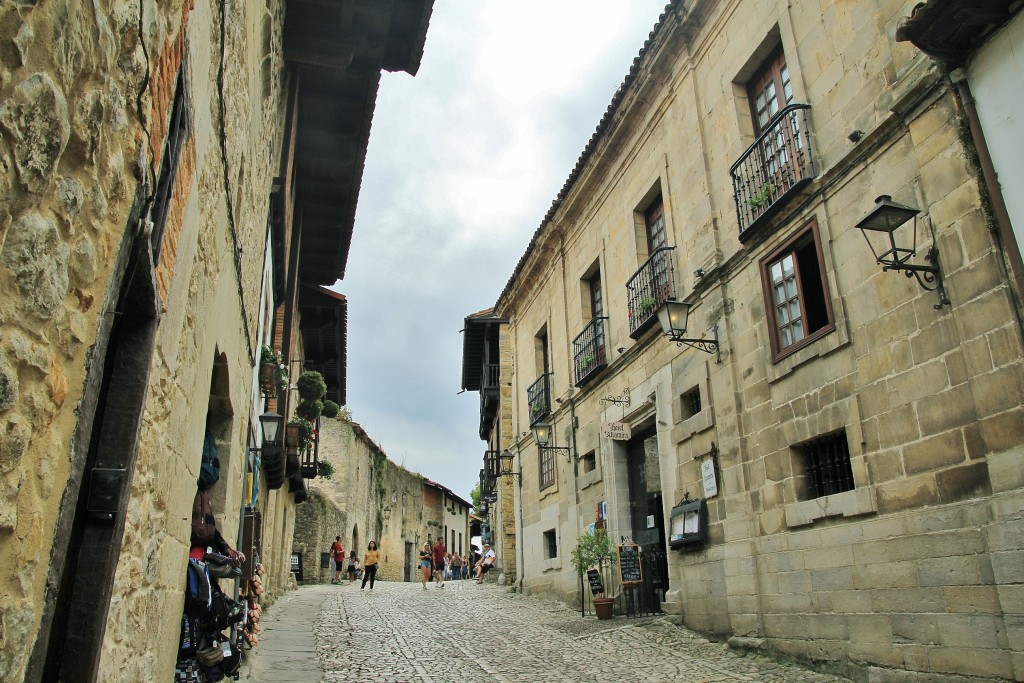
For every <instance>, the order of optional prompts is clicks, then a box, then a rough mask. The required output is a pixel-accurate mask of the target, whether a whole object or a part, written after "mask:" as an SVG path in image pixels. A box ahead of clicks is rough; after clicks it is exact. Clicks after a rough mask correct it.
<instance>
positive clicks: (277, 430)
mask: <svg viewBox="0 0 1024 683" xmlns="http://www.w3.org/2000/svg"><path fill="white" fill-rule="evenodd" d="M282 424H284V417H282V416H281V415H278V414H277V413H275V412H274V411H272V410H270V411H267V412H265V413H263V414H262V415H260V429H261V430H262V431H263V443H264V445H266V446H280V445H281V425H282Z"/></svg>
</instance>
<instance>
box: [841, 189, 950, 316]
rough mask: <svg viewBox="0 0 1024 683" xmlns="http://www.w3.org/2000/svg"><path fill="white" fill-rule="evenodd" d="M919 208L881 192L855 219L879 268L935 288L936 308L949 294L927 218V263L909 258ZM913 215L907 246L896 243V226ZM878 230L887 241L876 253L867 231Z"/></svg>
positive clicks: (913, 248) (914, 245)
mask: <svg viewBox="0 0 1024 683" xmlns="http://www.w3.org/2000/svg"><path fill="white" fill-rule="evenodd" d="M919 213H921V210H920V209H915V208H914V207H912V206H906V205H904V204H900V203H898V202H894V201H893V200H892V197H890V196H889V195H887V194H883V195H882V196H881V197H879V198H878V199H876V200H875V206H874V208H872V209H871V210H870V211H868V212H867V214H866V215H865V216H864V217H863V218H861V219H860V221H858V222H857V227H858V228H860V231H861V233H863V235H864V240H865V241H866V242H867V243H868V247H869V248H870V249H871V253H872V254H874V256H875V262H876V263H879V264H881V266H882V272H885V271H887V270H892V271H896V272H897V273H898V272H900V271H903V274H904V275H906V276H907V277H913V278H915V279H916V280H917V283H918V284H919V285H921V287H922V288H923V289H925V290H927V291H929V292H937V293H938V295H939V303H937V304H933V307H934V308H935V309H936V310H938V309H940V308H942V307H943V306H948V305H949V298H948V297H947V296H946V288H945V286H944V285H943V283H942V271H941V270H940V268H939V250H938V249H937V248H936V246H935V230H934V229H932V226H931V221H929V222H928V229H929V231H930V232H931V234H932V246H931V247H929V248H928V253H927V254H925V257H924V259H925V261H927V262H928V264H929V265H926V266H923V265H918V264H915V263H910V259H912V258H913V257H914V256H916V255H917V214H919ZM911 219H913V221H914V231H913V233H912V234H911V242H910V246H909V247H907V246H899V245H898V244H897V243H896V229H897V228H899V227H900V226H901V225H903V224H904V223H906V222H908V221H910V220H911ZM869 231H870V232H876V233H877V232H881V233H885V234H886V235H887V236H888V242H889V243H888V244H887V245H886V244H883V245H882V246H883V247H886V248H885V250H884V251H882V252H881V253H879V251H878V249H876V248H875V245H874V244H872V243H871V239H870V238H869V237H868V232H869Z"/></svg>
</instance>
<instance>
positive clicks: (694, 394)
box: [681, 387, 702, 420]
mask: <svg viewBox="0 0 1024 683" xmlns="http://www.w3.org/2000/svg"><path fill="white" fill-rule="evenodd" d="M681 399H682V403H683V419H684V420H685V419H686V418H689V417H693V416H694V415H696V414H697V413H699V412H700V411H701V409H702V406H701V402H700V387H694V388H693V389H690V390H689V391H687V392H686V393H685V394H683V395H682V396H681Z"/></svg>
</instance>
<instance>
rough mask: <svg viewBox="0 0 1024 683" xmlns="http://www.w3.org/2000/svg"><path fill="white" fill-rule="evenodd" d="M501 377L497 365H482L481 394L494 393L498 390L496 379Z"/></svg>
mask: <svg viewBox="0 0 1024 683" xmlns="http://www.w3.org/2000/svg"><path fill="white" fill-rule="evenodd" d="M500 376H501V373H500V372H499V366H498V364H497V363H484V371H483V373H482V375H481V376H480V391H481V392H492V391H493V392H496V391H497V390H498V379H499V377H500Z"/></svg>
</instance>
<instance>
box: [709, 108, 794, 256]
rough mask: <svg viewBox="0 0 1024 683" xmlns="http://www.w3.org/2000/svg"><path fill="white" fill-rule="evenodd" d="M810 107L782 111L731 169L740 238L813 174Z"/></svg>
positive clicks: (750, 232) (746, 236)
mask: <svg viewBox="0 0 1024 683" xmlns="http://www.w3.org/2000/svg"><path fill="white" fill-rule="evenodd" d="M810 108H811V105H809V104H791V105H789V106H788V107H786V108H785V109H783V110H782V111H780V112H779V113H778V114H777V115H776V116H775V119H774V120H773V121H772V123H771V124H770V125H769V126H768V127H767V128H766V129H765V130H764V132H762V133H761V134H760V135H759V136H758V137H757V140H755V141H754V144H752V145H751V146H750V147H748V148H747V151H745V152H744V153H743V155H742V156H740V158H739V159H738V160H737V161H736V163H734V164H733V165H732V168H730V169H729V173H730V175H731V176H732V187H733V198H734V200H735V201H736V218H737V219H738V220H739V226H740V234H739V238H740V241H743V240H745V239H747V238H748V237H749V236H750V235H751V234H752V230H753V228H754V227H755V226H756V225H757V224H759V223H760V222H761V220H762V219H763V218H766V217H767V216H770V215H771V214H772V213H774V212H775V211H776V210H777V209H778V208H779V206H781V205H782V200H783V199H784V198H785V197H787V196H788V195H790V194H791V193H793V192H795V191H796V190H797V189H799V188H800V187H801V186H803V185H805V184H806V183H808V182H810V180H811V178H813V177H814V163H813V160H812V158H811V138H810V135H809V127H808V125H807V119H808V117H807V112H808V111H809V110H810Z"/></svg>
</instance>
